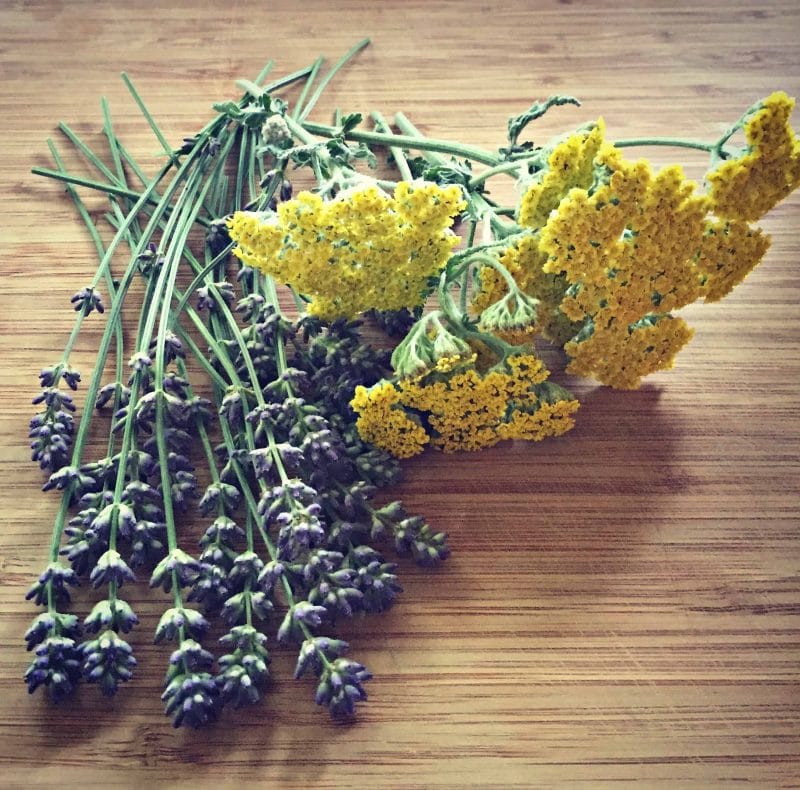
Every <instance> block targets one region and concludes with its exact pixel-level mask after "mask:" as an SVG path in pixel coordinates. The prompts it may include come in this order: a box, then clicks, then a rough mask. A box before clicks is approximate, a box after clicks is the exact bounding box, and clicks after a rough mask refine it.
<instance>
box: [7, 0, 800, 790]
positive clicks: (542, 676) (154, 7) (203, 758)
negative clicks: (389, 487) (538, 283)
mask: <svg viewBox="0 0 800 790" xmlns="http://www.w3.org/2000/svg"><path fill="white" fill-rule="evenodd" d="M365 35H368V36H371V37H372V39H373V45H372V46H371V47H370V48H369V49H368V50H366V51H365V52H363V53H362V54H361V55H360V56H359V58H358V60H357V62H356V63H354V64H353V66H352V67H351V68H350V69H348V70H347V71H346V72H344V73H343V74H342V75H341V76H340V78H338V79H337V80H336V81H335V83H334V84H332V85H331V87H330V90H329V91H328V93H327V94H326V96H325V98H324V100H323V102H322V103H321V104H320V107H319V111H318V113H317V117H319V118H320V119H323V120H327V119H328V118H329V117H330V112H331V111H332V110H333V108H334V107H337V106H340V107H341V108H342V109H343V110H346V111H353V110H362V111H369V110H370V109H373V108H377V109H380V110H381V111H382V112H383V113H384V114H385V115H387V116H390V115H391V114H392V113H393V112H394V111H396V110H399V109H402V110H404V111H405V112H406V114H407V115H408V116H409V117H410V118H411V119H412V120H414V121H415V122H417V123H418V125H419V126H420V127H421V128H422V129H423V130H424V131H425V132H426V133H428V134H430V135H432V136H437V137H448V138H457V139H460V140H462V141H464V142H468V143H472V144H476V145H483V146H486V147H496V146H498V145H500V144H501V143H502V140H503V137H504V135H505V122H506V119H507V117H509V116H510V115H513V114H515V113H518V112H520V111H521V110H523V109H525V108H526V107H527V106H528V105H529V104H530V103H531V102H532V101H533V100H534V99H537V98H543V97H545V96H546V95H548V94H551V93H565V94H573V95H576V96H578V97H580V98H581V99H582V100H583V106H582V108H580V109H575V108H564V109H560V110H555V111H553V112H552V114H550V115H548V116H547V117H546V118H545V119H544V120H543V121H542V122H541V123H540V126H539V128H538V130H537V131H536V135H537V138H536V139H537V140H544V139H546V138H547V137H548V136H550V135H551V134H553V133H556V132H559V131H564V130H566V129H569V128H571V127H573V126H575V125H577V124H578V123H580V122H582V121H585V120H589V119H594V118H596V117H597V116H600V115H602V116H603V117H604V118H605V121H606V124H607V127H608V132H609V136H611V137H612V138H625V137H633V136H637V137H640V136H648V135H666V134H674V135H677V136H681V137H687V138H692V137H694V138H699V139H705V140H712V139H715V138H716V137H717V136H718V135H719V134H720V133H721V132H722V131H723V130H724V129H725V128H726V126H727V125H728V124H729V123H730V122H731V121H733V120H735V119H736V118H737V117H738V116H739V114H740V113H741V111H742V110H743V109H744V108H746V107H747V106H748V105H750V104H751V103H752V102H753V101H754V100H756V99H758V98H760V97H762V96H764V95H766V94H768V93H770V92H771V91H773V90H777V89H783V90H786V91H787V92H788V93H790V94H793V95H798V94H800V7H798V5H797V3H795V2H791V0H770V2H763V3H746V2H743V1H742V0H728V2H724V3H723V2H719V0H713V2H706V3H679V2H657V1H656V0H652V2H643V1H642V0H635V1H634V2H631V3H617V2H600V1H599V0H598V1H596V2H583V3H581V2H569V0H562V2H533V1H532V0H528V1H527V2H519V1H515V2H514V1H512V2H507V3H503V4H499V5H498V6H497V7H495V6H494V5H493V4H489V3H477V2H467V1H466V0H462V2H458V3H455V2H438V3H436V4H429V3H423V2H373V3H368V2H359V1H358V0H347V1H345V2H337V3H325V2H318V1H317V0H313V1H311V0H307V2H304V3H302V4H300V3H298V4H289V3H286V2H283V1H282V0H281V1H276V2H272V3H261V2H251V1H250V0H237V2H231V3H205V2H196V1H195V0H192V2H188V1H187V2H181V3H174V4H172V5H171V7H169V6H168V4H166V3H160V2H137V3H122V2H108V1H107V0H95V2H60V1H59V0H39V1H38V2H37V1H36V0H30V1H29V2H22V1H19V2H17V1H9V2H4V3H3V4H2V8H0V69H2V72H1V73H2V77H3V79H2V80H1V81H0V110H1V111H2V112H0V128H2V145H0V182H1V183H2V192H1V193H0V216H2V224H3V232H2V234H0V266H1V267H2V278H1V279H0V291H2V297H3V307H4V310H3V311H2V313H0V354H1V355H2V356H1V357H0V358H2V361H3V366H4V386H3V388H2V394H0V397H1V398H2V412H1V413H0V441H1V442H2V449H0V453H2V455H0V492H2V501H3V502H4V513H3V521H2V526H0V613H1V614H2V617H1V618H0V648H2V652H0V785H2V786H4V787H40V786H47V785H53V784H56V783H58V784H60V785H65V786H68V787H72V786H85V787H92V786H101V785H102V786H106V787H108V786H111V787H127V786H131V787H133V786H137V787H138V786H142V785H145V784H147V785H149V786H162V785H163V786H170V787H179V786H184V785H189V784H192V785H195V786H215V787H217V786H226V785H234V784H236V785H244V786H268V787H312V786H313V787H324V788H340V787H341V788H344V787H381V788H382V787H398V788H400V787H403V788H428V787H504V788H510V787H539V786H543V787H551V786H559V785H570V786H583V785H584V784H598V785H603V786H613V785H616V784H617V783H622V782H626V781H631V780H640V782H641V784H642V785H643V786H645V787H675V786H686V785H690V786H698V787H712V786H721V787H724V786H732V785H733V784H735V783H738V782H750V783H751V784H752V785H753V786H758V787H779V786H797V785H798V783H800V747H799V741H800V724H799V723H798V716H799V715H800V695H799V694H798V679H799V676H800V673H799V672H798V659H799V658H800V648H799V646H798V641H799V640H800V626H799V625H798V617H797V616H798V613H800V541H799V540H798V504H799V502H798V499H799V495H798V488H799V486H800V475H799V474H798V467H799V466H800V465H799V464H798V439H799V438H800V420H798V407H799V406H800V397H798V386H799V385H800V376H799V375H798V374H799V373H800V350H799V349H800V311H799V310H798V304H799V303H800V275H798V260H800V241H798V238H799V236H798V228H799V223H798V220H799V219H800V198H798V197H797V196H794V197H792V198H791V199H789V200H787V201H786V202H785V203H783V204H782V205H780V206H779V207H777V208H776V209H775V210H774V211H772V212H771V213H770V214H769V215H768V216H767V217H766V218H765V219H764V221H763V223H762V224H763V227H764V228H765V230H766V231H767V232H768V233H770V234H771V235H772V239H773V241H772V249H771V251H770V252H769V254H768V257H767V259H766V260H765V262H764V263H763V265H761V266H760V268H759V269H758V270H757V271H756V272H755V273H753V274H752V276H750V277H749V278H748V280H747V282H746V283H745V284H744V285H743V286H741V287H740V288H739V289H738V290H737V291H735V292H734V293H733V294H732V295H731V296H730V297H729V298H728V299H726V300H725V301H724V302H722V303H719V304H715V305H702V304H700V305H695V306H692V307H691V308H690V309H688V310H686V311H684V314H685V317H686V318H687V320H688V321H689V322H690V324H691V325H692V326H693V327H694V328H695V330H696V336H695V339H694V340H693V342H692V343H691V344H690V346H689V347H688V348H687V349H686V350H685V351H683V352H682V354H681V355H680V358H679V362H678V367H677V368H676V369H675V370H674V371H671V372H669V373H663V374H659V375H657V376H653V377H652V378H651V379H649V380H648V383H647V384H646V386H644V387H643V388H642V389H641V390H639V391H636V392H629V393H625V392H614V391H610V390H607V389H605V388H598V387H592V386H589V385H586V384H584V385H581V386H579V387H578V391H579V392H580V394H581V395H582V400H583V408H582V410H581V412H580V418H579V421H578V426H577V427H576V428H575V430H574V431H573V432H572V433H570V434H569V435H568V436H566V437H564V438H562V439H559V440H552V441H547V442H545V443H541V444H538V445H535V446H533V445H526V444H519V445H514V446H510V445H505V446H500V447H497V448H494V449H492V450H489V451H485V452H482V453H479V454H474V455H459V456H442V455H431V454H426V455H424V456H423V457H421V458H416V459H414V460H412V461H411V462H409V463H407V464H406V467H405V469H406V471H405V478H404V482H403V483H402V484H401V485H399V486H397V487H396V488H395V489H394V490H393V491H392V492H391V493H392V495H393V496H398V497H402V498H403V499H404V500H405V501H406V503H407V504H408V506H409V508H411V509H412V510H415V511H418V512H420V513H422V514H424V515H425V516H426V517H427V518H428V519H429V520H430V522H431V523H432V524H433V525H435V526H436V527H437V528H439V529H443V530H446V531H447V532H449V533H450V536H451V542H452V548H453V556H452V558H451V559H450V560H449V561H448V562H447V563H446V564H445V566H444V567H443V568H442V569H441V570H439V571H436V572H427V571H420V570H418V569H416V568H415V567H413V566H412V565H411V564H410V563H408V562H405V561H404V562H402V563H401V573H402V579H403V584H404V587H405V592H404V593H403V595H402V596H401V597H400V599H399V601H398V603H397V605H396V606H395V607H394V609H393V610H392V611H391V612H389V613H388V614H386V615H382V616H373V617H370V618H368V619H364V620H359V621H357V622H354V623H352V624H348V625H347V626H346V627H345V629H344V632H345V635H346V637H347V638H348V639H349V640H350V641H351V643H352V645H353V654H354V655H355V656H356V657H358V658H359V659H360V660H362V661H364V662H365V663H367V664H368V665H369V667H370V668H371V669H372V671H373V673H374V675H375V678H374V679H373V680H372V681H371V682H370V683H369V686H368V687H369V691H370V700H369V702H368V703H367V704H365V705H364V706H362V708H361V710H360V712H359V716H358V719H357V721H356V722H355V723H353V724H347V725H341V724H334V723H331V722H330V721H329V720H328V718H327V714H326V713H325V712H324V711H322V710H319V709H317V708H316V707H315V705H314V703H313V699H312V689H311V687H310V685H308V684H307V683H304V682H294V681H292V680H291V679H290V677H291V669H292V662H293V656H292V655H291V652H290V651H287V650H282V649H276V651H275V658H274V662H273V674H274V677H275V680H274V682H273V684H272V686H271V689H270V692H269V694H268V696H267V698H266V700H265V701H264V702H263V703H262V704H260V705H258V706H257V707H256V708H254V709H252V710H248V711H244V712H239V713H233V712H226V713H225V715H224V717H223V720H222V721H221V723H219V724H218V725H217V726H215V727H213V728H210V729H207V730H204V731H200V732H191V731H173V730H172V728H171V727H170V724H169V721H168V720H167V719H166V718H165V717H164V716H163V714H162V710H161V703H160V701H159V694H160V688H161V682H162V677H163V673H164V671H165V667H166V663H167V658H168V652H169V651H168V648H164V647H155V646H153V645H151V644H150V641H151V634H152V627H153V626H154V623H155V619H154V618H155V617H156V616H157V613H158V611H159V608H160V607H161V605H162V603H163V599H162V597H161V596H160V595H159V594H158V593H153V592H150V591H147V590H145V589H144V588H143V586H141V587H135V588H134V592H132V593H131V601H132V603H133V604H134V605H135V606H136V608H137V610H138V611H139V612H140V615H141V616H142V620H143V622H142V625H141V626H140V627H139V628H138V629H137V630H136V631H135V632H134V634H133V637H132V643H133V645H134V647H135V650H136V653H137V656H138V658H139V662H140V666H139V668H138V671H137V675H136V677H135V680H134V681H132V682H131V683H130V684H129V685H128V686H127V687H126V688H124V689H123V690H122V691H121V692H120V694H119V695H118V696H117V697H116V698H115V699H114V700H113V701H111V702H110V703H109V702H106V701H105V700H104V699H102V698H101V696H100V695H99V693H97V691H96V689H93V688H82V689H81V690H80V692H79V693H78V694H77V695H76V697H75V698H74V699H73V700H72V701H69V702H67V703H65V704H63V705H62V706H60V707H58V708H53V707H52V706H51V705H50V704H49V703H48V702H47V701H46V700H45V699H44V697H43V696H42V695H41V694H36V695H35V696H34V697H32V698H29V697H28V695H27V694H26V691H25V688H24V685H23V683H22V680H21V678H22V674H23V671H24V668H25V666H26V663H27V661H28V656H27V655H26V653H25V651H24V647H23V641H22V634H23V632H24V630H25V628H26V627H27V625H28V622H29V620H30V618H31V616H32V614H33V607H32V606H31V605H30V604H29V603H26V602H25V601H24V600H23V596H24V593H25V591H26V589H27V588H28V586H29V585H30V583H31V582H32V580H33V579H34V577H35V575H36V574H37V573H38V572H39V570H40V569H41V567H42V566H43V564H44V562H45V558H46V554H47V546H48V541H49V537H50V530H51V526H52V520H53V516H54V513H55V510H56V499H55V497H54V496H52V495H44V494H41V493H39V490H38V489H39V486H40V484H41V478H40V474H39V473H38V470H37V469H36V468H35V466H34V465H32V464H31V463H30V462H29V460H28V451H27V447H26V424H27V420H28V419H29V418H30V416H31V414H32V411H33V407H32V406H31V405H30V402H29V400H30V397H31V396H32V395H33V394H35V392H36V389H37V380H36V377H37V374H38V371H39V368H40V367H42V365H44V364H51V363H53V362H55V361H56V360H57V358H58V354H59V350H60V348H62V347H63V344H64V341H65V339H66V336H67V334H68V333H69V329H70V327H71V325H72V317H73V314H72V312H71V310H70V309H69V296H70V295H71V294H72V293H73V292H74V291H75V290H76V289H78V288H79V287H82V286H83V285H85V284H86V283H87V282H88V280H89V279H90V277H91V274H92V272H93V271H94V253H93V250H92V248H91V244H90V242H89V240H88V238H87V236H86V234H85V232H84V230H83V228H82V227H81V224H80V222H79V220H78V219H77V217H76V216H75V215H74V213H73V209H72V205H71V202H70V201H69V200H68V199H67V198H66V197H65V196H64V195H63V193H62V190H61V189H60V188H58V187H57V186H56V185H55V184H53V183H51V182H47V181H45V180H44V179H40V178H35V177H33V176H31V175H30V174H29V169H30V167H31V166H33V165H49V161H48V155H47V147H46V143H45V141H46V138H48V137H53V138H58V137H59V134H58V131H57V128H56V127H57V123H58V121H59V120H65V121H68V122H69V123H70V124H71V125H72V126H73V127H74V128H75V129H76V130H77V131H78V132H80V133H81V134H85V135H86V136H87V138H88V139H91V140H95V141H98V140H99V139H100V133H101V132H100V120H99V119H100V112H99V100H100V97H101V96H106V97H108V99H109V102H110V105H111V109H112V114H113V117H114V119H115V123H116V125H117V128H118V131H119V133H120V135H121V136H123V137H124V139H125V140H126V141H128V145H129V147H130V149H131V150H132V151H134V152H135V153H136V154H137V155H138V156H141V157H144V158H145V159H146V160H147V161H148V162H149V163H151V164H155V163H156V162H157V158H156V154H157V151H158V145H157V143H156V142H155V140H154V138H153V137H152V136H151V135H150V133H149V131H148V130H147V128H146V126H145V124H144V123H143V122H142V121H141V118H140V116H139V114H138V111H137V109H136V107H135V106H134V104H133V103H132V101H131V100H130V98H129V96H128V95H127V92H126V90H125V87H124V85H123V84H122V82H121V81H120V80H119V78H118V72H120V71H122V70H125V71H126V72H128V73H129V74H130V75H131V77H132V78H133V79H134V80H135V82H136V84H137V86H138V88H139V90H140V92H141V93H142V95H143V96H144V97H145V99H146V100H147V102H148V104H149V106H150V108H151V110H152V111H153V113H154V115H155V116H156V117H157V118H158V119H159V121H160V122H161V123H162V124H163V126H164V128H165V130H166V132H167V134H168V135H169V138H170V140H172V141H178V140H180V139H181V138H182V137H183V136H184V135H186V134H190V133H192V132H193V130H195V129H196V128H198V127H199V126H200V125H202V124H203V123H205V121H206V120H208V118H209V117H210V104H211V103H212V101H217V100H220V99H226V98H232V97H234V96H235V95H237V94H238V89H236V88H235V87H234V85H233V82H234V80H235V79H236V78H239V77H247V78H252V77H254V76H255V75H256V73H257V72H258V70H259V69H260V67H261V66H262V64H263V63H264V62H265V61H266V60H267V59H268V58H272V57H274V58H275V59H276V60H277V63H278V66H277V68H278V69H280V70H281V71H283V72H288V71H291V70H293V69H295V68H298V67H300V66H302V65H305V64H307V63H309V62H311V60H313V58H315V57H316V56H317V55H318V54H325V55H326V56H327V57H329V58H330V59H334V58H336V57H338V56H339V55H340V54H341V53H342V52H344V51H345V50H346V49H347V48H348V47H349V46H350V45H351V44H352V43H354V42H355V41H356V40H357V39H358V38H360V37H361V36H365ZM795 126H796V127H797V126H800V122H799V121H798V120H797V119H796V120H795ZM643 154H647V155H651V156H652V157H653V158H654V161H656V162H658V163H659V164H662V163H667V162H672V161H677V162H685V163H686V164H687V168H688V169H689V171H690V172H691V173H696V174H697V175H700V174H701V173H702V170H703V166H704V160H703V158H702V156H701V157H700V158H697V156H695V155H694V154H693V153H692V152H689V151H679V150H669V151H665V150H663V149H647V150H645V151H643ZM501 183H504V182H501ZM502 190H505V192H504V193H503V192H502ZM501 193H503V194H506V195H513V191H512V190H511V186H510V182H508V184H507V185H506V186H504V187H502V188H501ZM97 205H98V206H99V205H100V204H99V203H98V204H97ZM99 327H100V323H99V322H95V323H92V324H91V326H90V328H89V330H88V331H87V333H86V334H85V336H82V337H81V339H80V341H79V345H78V362H79V364H80V363H83V365H84V367H86V366H88V365H89V364H90V361H91V353H92V350H93V349H94V348H95V347H96V344H97V341H98V339H99V332H100V328H99ZM131 331H132V330H131ZM91 600H92V593H91V592H90V591H89V590H86V589H83V590H82V591H81V592H79V594H78V598H77V602H78V603H77V605H78V608H79V610H80V611H83V610H84V609H85V608H86V606H87V605H88V603H89V602H90V601H91Z"/></svg>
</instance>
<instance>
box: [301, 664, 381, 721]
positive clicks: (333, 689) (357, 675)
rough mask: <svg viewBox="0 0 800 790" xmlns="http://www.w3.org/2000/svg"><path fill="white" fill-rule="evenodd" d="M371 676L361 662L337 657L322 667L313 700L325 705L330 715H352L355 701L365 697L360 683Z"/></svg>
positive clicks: (365, 693) (365, 694)
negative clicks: (328, 664)
mask: <svg viewBox="0 0 800 790" xmlns="http://www.w3.org/2000/svg"><path fill="white" fill-rule="evenodd" d="M371 677H372V675H371V674H370V672H368V671H367V669H366V667H364V665H363V664H358V663H357V662H355V661H350V660H349V659H347V658H337V659H336V660H335V661H334V662H333V664H331V665H330V666H325V667H324V668H323V670H322V674H321V675H320V681H319V685H318V686H317V693H316V697H315V701H316V703H317V705H326V706H327V707H328V710H329V711H330V713H331V716H334V717H337V716H344V715H352V714H353V712H354V711H355V704H356V702H361V701H362V700H366V699H367V692H366V691H365V690H364V687H363V686H362V683H364V681H366V680H369V679H370V678H371Z"/></svg>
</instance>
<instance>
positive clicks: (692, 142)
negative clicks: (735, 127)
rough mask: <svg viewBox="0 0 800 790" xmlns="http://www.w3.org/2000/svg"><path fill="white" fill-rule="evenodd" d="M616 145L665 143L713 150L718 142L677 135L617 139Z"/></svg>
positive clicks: (666, 144)
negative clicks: (690, 138)
mask: <svg viewBox="0 0 800 790" xmlns="http://www.w3.org/2000/svg"><path fill="white" fill-rule="evenodd" d="M614 145H615V146H616V147H617V148H634V147H638V146H644V145H663V146H668V147H670V148H694V149H696V150H697V151H713V150H714V147H715V145H716V143H700V142H697V141H696V140H680V139H678V138H675V137H632V138H630V139H628V140H617V141H616V142H615V143H614Z"/></svg>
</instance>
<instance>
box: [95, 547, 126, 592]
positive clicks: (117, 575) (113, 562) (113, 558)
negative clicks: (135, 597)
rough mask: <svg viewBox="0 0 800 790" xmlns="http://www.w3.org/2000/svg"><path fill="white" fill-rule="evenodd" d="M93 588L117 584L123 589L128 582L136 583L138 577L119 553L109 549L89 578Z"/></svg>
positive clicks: (98, 561)
mask: <svg viewBox="0 0 800 790" xmlns="http://www.w3.org/2000/svg"><path fill="white" fill-rule="evenodd" d="M89 581H91V583H92V586H93V587H99V586H100V585H101V584H111V583H112V582H113V583H115V584H116V585H117V586H118V587H122V585H123V584H125V582H126V581H131V582H132V581H136V576H135V575H134V573H133V571H132V570H131V569H130V568H129V567H128V565H127V563H126V562H125V560H123V559H122V555H121V554H120V553H119V552H118V551H113V550H111V549H109V550H108V551H106V552H105V554H103V555H102V556H101V557H100V558H99V559H98V560H97V565H95V567H94V569H93V570H92V573H91V575H90V576H89Z"/></svg>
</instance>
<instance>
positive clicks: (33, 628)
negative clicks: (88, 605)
mask: <svg viewBox="0 0 800 790" xmlns="http://www.w3.org/2000/svg"><path fill="white" fill-rule="evenodd" d="M80 630H81V628H80V625H79V623H78V618H77V617H76V616H75V615H74V614H62V613H60V612H42V613H41V614H40V615H38V616H37V617H34V618H33V621H32V622H31V625H30V628H28V630H27V631H26V632H25V642H26V643H27V648H28V650H33V648H34V647H36V645H39V644H41V643H42V642H44V641H45V639H48V638H49V637H54V636H63V637H67V638H68V639H75V638H77V637H78V635H79V634H80Z"/></svg>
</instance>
